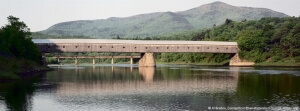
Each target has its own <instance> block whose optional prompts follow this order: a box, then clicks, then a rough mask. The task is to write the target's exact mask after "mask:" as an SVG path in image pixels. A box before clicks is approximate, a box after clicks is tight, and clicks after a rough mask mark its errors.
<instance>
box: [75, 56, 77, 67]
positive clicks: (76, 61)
mask: <svg viewBox="0 0 300 111" xmlns="http://www.w3.org/2000/svg"><path fill="white" fill-rule="evenodd" d="M75 65H78V58H77V57H76V58H75Z"/></svg>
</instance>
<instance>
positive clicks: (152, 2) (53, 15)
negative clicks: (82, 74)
mask: <svg viewBox="0 0 300 111" xmlns="http://www.w3.org/2000/svg"><path fill="white" fill-rule="evenodd" d="M215 1H221V2H224V3H227V4H229V5H233V6H242V7H256V8H268V9H271V10H274V11H278V12H282V13H285V14H287V15H290V16H296V17H299V16H300V6H299V4H300V0H0V26H1V27H2V26H4V25H5V24H7V17H8V16H9V15H12V16H15V17H18V18H20V21H24V22H25V24H27V26H28V27H29V28H30V29H31V31H33V32H35V31H41V30H45V29H47V28H49V27H50V26H52V25H54V24H56V23H60V22H66V21H75V20H95V19H107V18H109V17H129V16H133V15H137V14H144V13H152V12H167V11H171V12H177V11H185V10H188V9H191V8H195V7H199V6H201V5H204V4H208V3H212V2H215Z"/></svg>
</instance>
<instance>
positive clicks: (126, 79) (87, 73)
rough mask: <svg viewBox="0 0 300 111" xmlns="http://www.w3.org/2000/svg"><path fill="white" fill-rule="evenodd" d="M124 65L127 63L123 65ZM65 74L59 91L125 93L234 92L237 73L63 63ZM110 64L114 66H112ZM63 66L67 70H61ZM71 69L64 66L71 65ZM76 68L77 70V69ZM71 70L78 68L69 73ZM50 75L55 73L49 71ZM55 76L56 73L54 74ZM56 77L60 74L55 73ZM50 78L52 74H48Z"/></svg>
mask: <svg viewBox="0 0 300 111" xmlns="http://www.w3.org/2000/svg"><path fill="white" fill-rule="evenodd" d="M124 66H125V65H124ZM58 67H59V68H58V69H57V71H58V73H57V74H62V75H64V76H63V77H62V78H59V79H58V78H57V79H55V78H53V79H54V80H61V81H62V82H61V83H60V85H59V87H58V89H57V93H58V94H60V95H68V96H70V95H80V94H92V95H94V94H96V95H116V94H121V95H124V94H125V95H126V94H136V93H139V94H150V93H172V92H176V93H178V92H180V93H185V92H235V91H236V89H237V81H238V73H237V72H236V73H234V72H230V73H229V72H228V73H226V72H225V73H224V72H222V73H220V74H218V72H207V71H203V70H199V69H194V70H190V69H188V70H187V69H185V68H184V67H182V68H180V67H179V68H168V67H157V68H154V67H136V66H133V67H111V66H109V65H108V66H107V67H97V66H94V67H92V70H91V69H90V67H79V66H77V67H75V68H73V69H72V68H71V67H63V66H58ZM110 67H111V68H110ZM60 68H62V69H64V70H60ZM68 68H69V70H65V69H68ZM74 70H75V71H74ZM68 71H70V72H71V71H73V72H76V74H75V75H74V74H69V73H68ZM48 76H52V75H51V74H49V75H48ZM53 76H55V75H53ZM56 77H57V76H56ZM48 78H51V77H48Z"/></svg>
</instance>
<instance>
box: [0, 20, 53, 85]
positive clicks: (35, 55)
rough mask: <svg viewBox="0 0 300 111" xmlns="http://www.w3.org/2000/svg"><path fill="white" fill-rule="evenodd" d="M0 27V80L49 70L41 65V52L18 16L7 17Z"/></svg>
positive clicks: (23, 76) (8, 79)
mask: <svg viewBox="0 0 300 111" xmlns="http://www.w3.org/2000/svg"><path fill="white" fill-rule="evenodd" d="M7 19H8V24H7V25H5V26H2V27H1V28H0V64H1V65H0V82H6V81H13V80H21V79H24V78H27V77H30V76H31V75H33V74H34V73H35V72H40V71H46V70H51V69H50V68H48V67H47V66H43V60H42V56H41V53H40V52H39V51H38V49H37V46H36V45H35V44H34V43H33V42H32V40H31V37H30V35H31V32H30V29H29V28H28V27H27V25H26V24H25V23H24V22H22V21H19V18H16V17H13V16H9V17H7Z"/></svg>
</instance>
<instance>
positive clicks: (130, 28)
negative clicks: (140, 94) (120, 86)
mask: <svg viewBox="0 0 300 111" xmlns="http://www.w3.org/2000/svg"><path fill="white" fill-rule="evenodd" d="M263 17H288V15H286V14H284V13H280V12H276V11H273V10H270V9H266V8H251V7H238V6H232V5H229V4H226V3H223V2H219V1H217V2H213V3H210V4H204V5H201V6H199V7H195V8H192V9H188V10H185V11H178V12H171V11H167V12H153V13H147V14H139V15H134V16H129V17H110V18H107V19H97V20H78V21H68V22H61V23H57V24H55V25H53V26H51V27H49V28H48V29H46V30H43V31H40V33H43V34H49V35H72V36H88V37H93V38H113V37H117V36H119V37H141V38H144V37H149V36H156V35H160V34H167V33H173V32H179V31H186V30H191V29H201V28H211V27H212V26H214V25H221V24H223V23H224V22H225V20H226V19H231V20H234V21H241V20H245V19H247V20H258V19H261V18H263Z"/></svg>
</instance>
